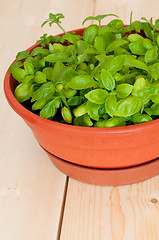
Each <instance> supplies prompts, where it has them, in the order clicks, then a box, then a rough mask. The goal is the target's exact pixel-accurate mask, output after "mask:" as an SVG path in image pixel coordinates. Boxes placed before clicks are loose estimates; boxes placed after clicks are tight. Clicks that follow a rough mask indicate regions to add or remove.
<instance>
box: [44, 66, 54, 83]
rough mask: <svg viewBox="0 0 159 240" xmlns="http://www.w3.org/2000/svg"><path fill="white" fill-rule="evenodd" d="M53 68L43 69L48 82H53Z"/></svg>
mask: <svg viewBox="0 0 159 240" xmlns="http://www.w3.org/2000/svg"><path fill="white" fill-rule="evenodd" d="M53 71H54V70H53V68H52V67H46V68H44V69H43V71H42V73H44V74H45V75H46V79H47V80H50V81H51V80H53Z"/></svg>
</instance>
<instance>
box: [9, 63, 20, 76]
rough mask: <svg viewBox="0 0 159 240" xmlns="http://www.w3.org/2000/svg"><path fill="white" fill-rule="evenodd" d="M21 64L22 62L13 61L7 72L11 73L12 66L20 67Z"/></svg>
mask: <svg viewBox="0 0 159 240" xmlns="http://www.w3.org/2000/svg"><path fill="white" fill-rule="evenodd" d="M22 66H23V63H22V62H13V63H12V64H11V65H10V67H9V72H10V73H11V74H12V70H13V68H20V67H22Z"/></svg>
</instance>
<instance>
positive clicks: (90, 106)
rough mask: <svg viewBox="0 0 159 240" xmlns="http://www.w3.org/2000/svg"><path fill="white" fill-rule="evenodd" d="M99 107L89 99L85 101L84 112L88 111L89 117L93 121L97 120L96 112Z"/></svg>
mask: <svg viewBox="0 0 159 240" xmlns="http://www.w3.org/2000/svg"><path fill="white" fill-rule="evenodd" d="M99 108H100V105H99V104H95V103H93V102H90V101H87V102H86V112H87V113H88V115H89V116H90V118H92V119H93V120H95V121H98V120H99V114H98V110H99Z"/></svg>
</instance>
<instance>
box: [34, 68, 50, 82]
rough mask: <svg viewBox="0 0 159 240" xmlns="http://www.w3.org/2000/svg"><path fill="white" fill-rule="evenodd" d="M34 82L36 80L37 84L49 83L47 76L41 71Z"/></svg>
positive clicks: (37, 73)
mask: <svg viewBox="0 0 159 240" xmlns="http://www.w3.org/2000/svg"><path fill="white" fill-rule="evenodd" d="M34 80H35V82H36V83H45V82H47V80H46V74H45V73H42V72H40V71H37V72H36V74H35V79H34Z"/></svg>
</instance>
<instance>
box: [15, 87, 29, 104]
mask: <svg viewBox="0 0 159 240" xmlns="http://www.w3.org/2000/svg"><path fill="white" fill-rule="evenodd" d="M32 92H33V85H32V84H30V83H20V84H19V85H18V86H17V87H16V89H15V91H14V95H15V98H16V99H17V100H18V102H20V103H22V102H24V101H26V100H28V99H29V98H30V97H31V94H32Z"/></svg>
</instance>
